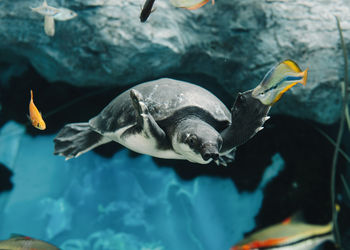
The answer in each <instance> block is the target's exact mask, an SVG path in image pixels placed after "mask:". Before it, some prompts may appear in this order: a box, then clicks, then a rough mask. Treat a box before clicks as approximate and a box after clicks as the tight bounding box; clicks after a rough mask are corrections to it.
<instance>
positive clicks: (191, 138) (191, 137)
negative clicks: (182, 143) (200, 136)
mask: <svg viewBox="0 0 350 250" xmlns="http://www.w3.org/2000/svg"><path fill="white" fill-rule="evenodd" d="M186 141H187V143H188V145H190V146H194V145H195V144H196V142H197V136H195V135H189V136H188V137H187V140H186Z"/></svg>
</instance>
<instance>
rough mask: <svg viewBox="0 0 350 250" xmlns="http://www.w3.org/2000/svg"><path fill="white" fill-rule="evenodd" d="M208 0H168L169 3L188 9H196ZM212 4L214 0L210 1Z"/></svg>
mask: <svg viewBox="0 0 350 250" xmlns="http://www.w3.org/2000/svg"><path fill="white" fill-rule="evenodd" d="M209 1H210V0H170V2H171V4H172V5H174V6H175V7H178V8H184V9H188V10H196V9H199V8H200V7H202V6H204V5H205V4H207V3H208V2H209ZM211 3H212V5H214V4H215V0H212V1H211Z"/></svg>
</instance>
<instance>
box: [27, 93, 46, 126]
mask: <svg viewBox="0 0 350 250" xmlns="http://www.w3.org/2000/svg"><path fill="white" fill-rule="evenodd" d="M28 118H29V120H30V122H31V123H32V125H33V126H34V127H35V128H37V129H40V130H45V129H46V124H45V122H44V120H43V118H42V116H41V113H40V112H39V110H38V109H37V107H36V106H35V104H34V102H33V91H32V90H30V102H29V116H28Z"/></svg>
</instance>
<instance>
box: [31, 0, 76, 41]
mask: <svg viewBox="0 0 350 250" xmlns="http://www.w3.org/2000/svg"><path fill="white" fill-rule="evenodd" d="M31 9H32V11H34V12H37V13H39V14H40V15H42V16H44V18H45V19H44V31H45V34H46V35H48V36H54V35H55V20H57V21H67V20H70V19H72V18H74V17H76V16H77V13H75V12H74V11H72V10H70V9H66V8H55V7H51V6H49V5H48V4H47V2H46V0H44V2H43V4H42V5H41V6H39V7H37V8H31Z"/></svg>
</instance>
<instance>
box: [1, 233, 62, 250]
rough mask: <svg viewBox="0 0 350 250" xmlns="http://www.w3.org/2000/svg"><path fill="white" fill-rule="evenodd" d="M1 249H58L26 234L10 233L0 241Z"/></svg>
mask: <svg viewBox="0 0 350 250" xmlns="http://www.w3.org/2000/svg"><path fill="white" fill-rule="evenodd" d="M0 249H1V250H59V248H57V247H55V246H54V245H51V244H50V243H47V242H45V241H42V240H37V239H34V238H31V237H28V236H22V235H12V236H11V237H10V239H8V240H2V241H0Z"/></svg>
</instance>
